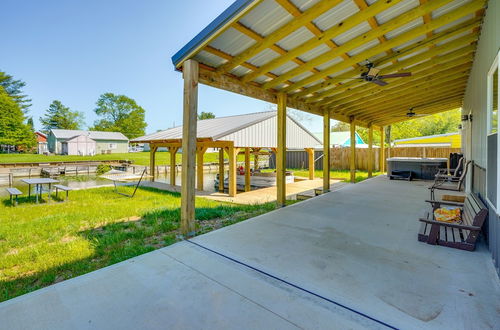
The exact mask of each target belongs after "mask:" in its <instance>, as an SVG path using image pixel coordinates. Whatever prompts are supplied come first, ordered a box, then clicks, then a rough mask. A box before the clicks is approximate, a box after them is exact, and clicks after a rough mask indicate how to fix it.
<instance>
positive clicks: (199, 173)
mask: <svg viewBox="0 0 500 330" xmlns="http://www.w3.org/2000/svg"><path fill="white" fill-rule="evenodd" d="M205 151H207V147H198V148H196V161H197V166H196V178H197V183H198V190H200V191H202V190H203V155H205Z"/></svg>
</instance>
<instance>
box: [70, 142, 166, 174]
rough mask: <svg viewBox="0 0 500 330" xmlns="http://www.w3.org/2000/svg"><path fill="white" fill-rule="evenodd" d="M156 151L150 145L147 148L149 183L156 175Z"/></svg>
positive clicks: (154, 147)
mask: <svg viewBox="0 0 500 330" xmlns="http://www.w3.org/2000/svg"><path fill="white" fill-rule="evenodd" d="M157 149H158V147H157V146H155V145H152V144H151V145H150V148H149V168H150V169H151V171H150V172H151V174H150V175H151V181H154V180H155V177H156V173H155V170H154V169H155V161H156V150H157ZM76 175H78V166H77V167H76Z"/></svg>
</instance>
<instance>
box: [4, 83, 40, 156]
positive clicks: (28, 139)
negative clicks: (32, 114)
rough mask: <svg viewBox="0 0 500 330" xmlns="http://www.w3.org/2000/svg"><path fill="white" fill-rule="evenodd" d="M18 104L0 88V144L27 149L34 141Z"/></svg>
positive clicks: (33, 144)
mask: <svg viewBox="0 0 500 330" xmlns="http://www.w3.org/2000/svg"><path fill="white" fill-rule="evenodd" d="M24 121H25V117H24V113H23V111H22V110H21V107H20V106H19V104H18V103H17V102H16V101H15V100H14V99H13V98H12V97H11V96H10V95H9V94H8V93H7V92H6V91H5V90H4V88H3V87H1V86H0V144H6V145H13V146H17V147H18V148H19V147H21V148H24V149H29V148H32V147H34V146H35V144H36V139H35V135H34V134H33V132H32V131H31V130H30V128H29V127H28V125H27V124H25V123H24Z"/></svg>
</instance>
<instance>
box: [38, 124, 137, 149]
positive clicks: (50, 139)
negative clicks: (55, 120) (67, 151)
mask: <svg viewBox="0 0 500 330" xmlns="http://www.w3.org/2000/svg"><path fill="white" fill-rule="evenodd" d="M81 135H87V136H88V137H89V138H90V139H92V140H94V141H95V148H94V150H95V153H94V154H101V153H126V152H128V138H127V137H126V136H125V135H123V134H122V133H120V132H103V131H83V130H70V129H51V130H50V132H49V134H48V135H47V143H48V148H49V151H50V152H51V153H55V154H62V153H63V149H62V143H63V142H68V141H69V140H71V139H73V138H75V137H77V136H81Z"/></svg>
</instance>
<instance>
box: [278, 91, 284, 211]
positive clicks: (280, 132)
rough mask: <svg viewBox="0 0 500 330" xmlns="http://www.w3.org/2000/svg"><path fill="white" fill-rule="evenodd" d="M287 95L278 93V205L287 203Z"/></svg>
mask: <svg viewBox="0 0 500 330" xmlns="http://www.w3.org/2000/svg"><path fill="white" fill-rule="evenodd" d="M286 97H287V95H286V94H285V93H279V94H278V129H277V130H278V132H277V133H278V138H277V141H278V145H277V147H278V150H277V151H278V153H277V154H276V190H277V200H276V202H277V204H278V206H285V204H286Z"/></svg>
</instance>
